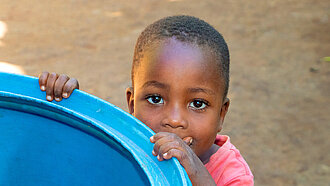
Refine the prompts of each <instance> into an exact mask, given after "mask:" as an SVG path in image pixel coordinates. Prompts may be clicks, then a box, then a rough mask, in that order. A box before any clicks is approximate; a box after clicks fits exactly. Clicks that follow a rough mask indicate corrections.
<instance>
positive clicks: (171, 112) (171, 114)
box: [162, 106, 188, 129]
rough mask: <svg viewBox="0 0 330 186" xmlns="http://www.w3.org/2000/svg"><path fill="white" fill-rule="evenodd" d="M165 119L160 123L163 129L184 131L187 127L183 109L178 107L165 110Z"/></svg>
mask: <svg viewBox="0 0 330 186" xmlns="http://www.w3.org/2000/svg"><path fill="white" fill-rule="evenodd" d="M166 113H167V114H165V115H166V116H165V118H164V119H163V121H162V126H163V127H170V128H182V129H186V128H187V127H188V121H187V120H186V117H185V113H184V110H183V109H180V108H179V107H178V106H174V107H171V108H170V109H168V110H167V112H166Z"/></svg>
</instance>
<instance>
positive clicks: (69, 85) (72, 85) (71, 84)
mask: <svg viewBox="0 0 330 186" xmlns="http://www.w3.org/2000/svg"><path fill="white" fill-rule="evenodd" d="M74 89H79V83H78V81H77V80H76V79H75V78H70V79H69V80H68V81H67V82H66V83H65V85H64V87H63V94H62V96H63V97H64V98H68V97H69V96H70V95H71V94H72V91H73V90H74Z"/></svg>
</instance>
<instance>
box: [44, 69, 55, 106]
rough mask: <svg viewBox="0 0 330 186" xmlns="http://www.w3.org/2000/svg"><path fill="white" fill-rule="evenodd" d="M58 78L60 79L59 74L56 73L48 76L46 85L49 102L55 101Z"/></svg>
mask: <svg viewBox="0 0 330 186" xmlns="http://www.w3.org/2000/svg"><path fill="white" fill-rule="evenodd" d="M57 78H58V74H56V73H51V74H49V76H48V79H47V84H46V99H47V100H48V101H53V99H54V86H55V81H56V80H57Z"/></svg>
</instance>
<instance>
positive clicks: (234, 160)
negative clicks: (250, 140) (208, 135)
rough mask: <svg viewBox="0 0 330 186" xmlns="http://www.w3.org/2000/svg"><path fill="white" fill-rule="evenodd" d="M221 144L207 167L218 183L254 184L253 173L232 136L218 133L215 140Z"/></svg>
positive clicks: (233, 184)
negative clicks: (231, 140)
mask: <svg viewBox="0 0 330 186" xmlns="http://www.w3.org/2000/svg"><path fill="white" fill-rule="evenodd" d="M214 143H215V144H216V145H218V146H220V148H219V149H218V151H217V152H216V153H214V154H213V155H212V156H211V157H210V160H209V162H208V163H207V164H205V167H206V169H207V170H208V171H209V173H210V174H211V176H212V178H213V179H214V181H215V183H216V184H217V185H221V186H222V185H230V186H235V185H244V186H245V185H247V186H249V185H253V175H252V172H251V170H250V168H249V166H248V164H247V163H246V162H245V160H244V159H243V157H242V156H241V154H240V153H239V151H238V149H236V147H235V146H234V145H233V144H231V143H230V138H229V137H228V136H224V135H217V137H216V140H215V142H214Z"/></svg>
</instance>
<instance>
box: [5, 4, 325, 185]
mask: <svg viewBox="0 0 330 186" xmlns="http://www.w3.org/2000/svg"><path fill="white" fill-rule="evenodd" d="M177 14H188V15H192V16H196V17H199V18H201V19H203V20H205V21H207V22H208V23H210V24H211V25H213V26H214V27H215V28H216V29H217V30H218V31H219V32H221V33H222V34H223V36H224V38H225V39H226V41H227V43H228V45H229V51H230V54H231V82H230V88H229V98H230V99H231V105H230V109H229V113H228V116H227V117H226V121H225V125H224V130H223V131H222V132H221V133H222V134H227V135H229V136H230V137H231V140H232V142H233V144H235V146H236V147H237V148H238V149H240V151H241V153H242V154H243V156H244V158H245V159H246V161H247V162H248V164H249V165H250V168H251V169H252V172H253V174H254V176H255V183H256V185H274V186H275V185H329V184H330V155H329V150H330V140H329V136H330V62H329V57H327V56H330V20H329V19H330V2H329V0H267V1H260V0H249V1H246V0H203V1H200V0H131V1H128V0H126V1H115V0H93V1H91V0H90V1H89V0H56V1H53V0H43V1H37V0H20V1H13V0H0V71H10V72H15V73H21V74H27V75H32V76H38V74H39V73H41V72H42V71H50V72H57V73H64V74H68V75H69V76H70V77H75V78H77V79H78V80H79V82H80V86H81V90H84V91H86V92H88V93H91V94H94V95H96V96H98V97H100V98H102V99H105V100H107V101H109V102H111V103H113V104H115V105H117V106H119V107H121V108H123V109H124V110H127V107H126V103H125V102H126V101H125V100H126V99H125V88H126V87H128V86H130V68H131V62H132V58H133V50H134V45H135V42H136V39H137V37H138V35H139V33H140V32H141V31H142V30H143V29H144V28H145V27H146V26H147V25H148V24H150V23H152V22H154V21H156V20H158V19H160V18H162V17H165V16H169V15H177ZM0 86H1V82H0ZM13 86H15V85H13ZM82 101H83V100H82Z"/></svg>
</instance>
